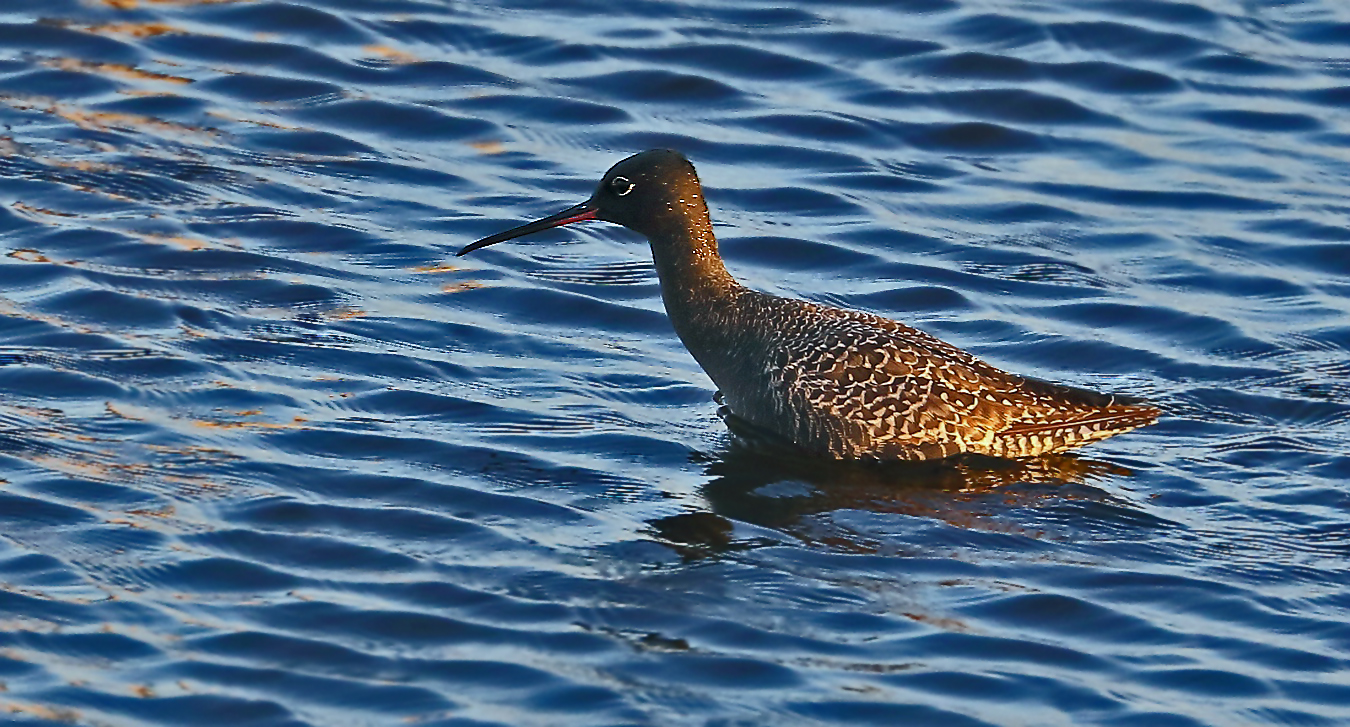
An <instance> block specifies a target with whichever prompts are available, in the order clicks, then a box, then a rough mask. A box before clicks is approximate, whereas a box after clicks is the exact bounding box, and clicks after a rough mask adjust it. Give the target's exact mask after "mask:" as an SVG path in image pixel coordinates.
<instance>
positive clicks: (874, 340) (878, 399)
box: [458, 149, 1160, 460]
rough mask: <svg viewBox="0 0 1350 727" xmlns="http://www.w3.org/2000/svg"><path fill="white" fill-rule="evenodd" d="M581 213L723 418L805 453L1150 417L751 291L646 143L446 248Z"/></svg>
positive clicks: (922, 340)
mask: <svg viewBox="0 0 1350 727" xmlns="http://www.w3.org/2000/svg"><path fill="white" fill-rule="evenodd" d="M583 220H604V221H606V222H614V223H617V224H620V225H623V226H624V227H627V228H628V229H630V230H633V231H634V232H638V233H640V234H642V235H645V236H646V237H647V240H648V241H649V242H650V244H651V249H652V258H653V259H654V260H655V263H656V272H657V276H658V277H659V278H660V281H661V298H662V300H663V301H664V302H665V305H666V313H667V314H668V315H669V316H670V320H671V323H673V324H674V326H675V332H676V333H677V334H679V336H680V340H681V341H683V342H684V345H685V347H686V348H688V349H689V353H691V354H693V356H694V359H695V360H697V361H698V363H699V365H700V366H702V367H703V370H704V371H705V372H707V374H708V377H709V378H711V379H712V380H713V383H714V384H716V385H717V387H718V389H719V390H720V391H721V393H722V397H723V398H722V401H723V402H724V403H725V405H726V406H727V408H729V409H730V411H731V414H732V415H733V416H735V417H737V418H739V419H740V420H742V421H743V422H748V423H749V425H750V426H751V427H753V428H754V429H756V430H759V431H762V432H767V433H769V434H771V435H774V436H776V437H778V438H780V439H783V440H787V441H789V442H791V443H794V444H795V445H797V447H799V448H801V449H802V450H805V451H806V452H808V453H811V454H816V455H821V456H825V457H833V458H837V459H875V460H921V459H938V458H942V457H949V456H952V455H957V454H961V453H973V454H983V455H991V456H995V457H1030V456H1036V455H1041V454H1048V453H1054V452H1062V451H1065V450H1068V449H1072V448H1074V447H1079V446H1082V445H1084V444H1088V443H1090V442H1094V441H1097V440H1100V439H1105V438H1107V437H1110V436H1113V435H1116V434H1120V433H1122V432H1126V431H1129V430H1131V429H1134V428H1136V427H1140V426H1144V425H1147V424H1152V423H1153V422H1154V421H1155V420H1156V419H1157V418H1158V415H1159V413H1160V412H1159V411H1158V409H1156V408H1154V407H1152V406H1148V405H1147V404H1144V403H1143V402H1140V401H1138V400H1134V399H1127V398H1125V397H1116V396H1107V395H1103V394H1098V393H1096V392H1092V391H1087V390H1085V389H1079V388H1074V387H1070V386H1063V385H1060V384H1054V383H1050V382H1047V381H1041V380H1039V379H1033V378H1029V377H1026V376H1018V375H1016V374H1010V373H1008V372H1006V371H1002V370H1000V369H997V368H994V367H993V366H990V365H989V364H987V363H985V362H983V361H981V360H979V359H977V358H975V357H974V356H972V355H970V354H969V353H966V352H965V351H962V350H961V349H959V348H956V347H955V346H952V345H951V344H948V343H945V342H943V341H940V340H938V339H937V338H934V337H933V336H930V335H928V334H927V333H924V332H922V331H919V330H916V329H914V328H910V327H909V326H906V325H904V324H902V323H897V322H896V321H892V320H890V319H887V318H882V317H881V316H876V315H872V314H870V313H863V312H860V311H853V310H844V309H840V308H833V307H830V306H824V305H820V304H817V303H810V302H807V301H802V300H794V299H791V298H782V297H779V296H776V295H769V294H767V293H761V292H759V291H756V290H751V289H749V288H747V287H745V286H743V285H741V284H740V283H738V282H737V281H736V279H735V278H733V277H731V274H730V273H728V272H727V269H726V267H725V266H724V265H723V264H722V258H721V256H720V255H719V254H718V252H717V239H716V238H715V237H714V236H713V230H712V223H711V221H710V220H709V218H708V206H707V204H706V203H705V202H704V200H703V189H702V186H701V185H700V184H699V180H698V175H697V173H695V171H694V165H693V164H691V163H689V160H688V159H686V158H685V157H684V155H682V154H680V153H679V152H676V151H671V150H667V149H655V150H652V151H646V152H643V153H641V154H637V155H634V156H631V157H629V158H627V159H624V160H623V161H621V162H619V163H618V164H615V165H614V166H613V167H612V168H611V169H610V170H609V171H608V172H606V173H605V176H604V179H602V180H601V181H600V185H599V186H598V187H597V188H596V190H595V194H593V195H591V198H590V199H588V200H586V201H585V202H582V203H581V204H579V205H576V206H574V207H569V208H568V209H565V210H563V211H562V212H559V213H558V214H556V215H552V216H550V217H545V218H543V219H541V220H536V221H534V222H531V223H529V224H525V225H521V226H520V227H516V228H513V229H510V230H507V231H505V232H499V233H497V234H495V235H491V236H489V237H485V238H483V239H481V240H479V241H477V242H475V243H473V244H471V245H468V246H466V247H465V248H464V249H462V250H460V251H459V253H458V254H459V255H463V254H465V253H468V252H471V251H473V250H477V249H479V248H482V247H487V246H488V245H494V244H496V243H499V242H503V241H505V240H510V239H513V238H516V237H520V236H521V235H528V234H530V233H532V232H538V231H540V230H546V229H548V228H551V227H557V226H559V225H566V224H569V223H572V222H581V221H583Z"/></svg>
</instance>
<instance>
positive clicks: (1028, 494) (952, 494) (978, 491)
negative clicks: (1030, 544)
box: [648, 411, 1133, 559]
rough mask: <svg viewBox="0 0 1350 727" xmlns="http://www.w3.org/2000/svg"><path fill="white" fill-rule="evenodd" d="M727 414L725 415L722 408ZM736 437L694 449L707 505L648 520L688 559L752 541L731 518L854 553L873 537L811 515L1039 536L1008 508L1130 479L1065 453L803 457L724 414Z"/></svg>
mask: <svg viewBox="0 0 1350 727" xmlns="http://www.w3.org/2000/svg"><path fill="white" fill-rule="evenodd" d="M722 414H723V416H724V418H727V417H728V415H727V414H726V412H725V411H723V412H722ZM727 423H728V425H729V427H730V428H731V429H732V431H733V432H734V433H735V435H736V436H733V438H732V439H731V441H730V443H729V444H728V445H727V446H726V447H724V448H723V449H722V450H721V451H719V452H717V453H715V454H712V455H703V454H699V455H696V456H695V458H696V459H697V460H699V461H701V462H702V463H703V465H704V471H705V473H706V474H707V475H709V476H710V477H711V478H712V479H711V480H710V481H709V482H708V483H707V484H705V485H703V487H702V494H703V496H704V498H705V499H706V501H707V503H708V506H709V510H707V511H698V512H688V513H681V514H679V515H673V516H669V517H664V518H660V519H657V520H653V521H649V523H648V524H649V525H650V526H651V528H652V529H653V531H654V532H655V534H656V535H657V536H658V537H660V538H661V539H662V540H664V541H666V542H667V543H668V544H670V545H672V546H673V547H674V548H675V549H676V550H677V551H679V552H680V554H681V555H682V556H684V557H686V558H691V559H692V558H702V557H708V556H715V555H717V554H719V553H723V552H726V551H730V550H738V549H745V548H749V547H753V546H755V545H756V544H757V543H756V542H754V541H753V540H749V541H747V540H738V539H737V538H736V535H735V532H734V531H735V526H734V521H740V522H743V523H748V524H751V525H756V526H759V527H763V528H768V529H771V530H774V531H777V532H780V533H785V534H787V535H790V536H792V537H794V538H796V539H798V540H800V541H803V542H808V543H818V544H821V545H826V546H829V547H831V548H836V549H840V550H845V551H852V552H868V553H870V552H876V551H877V544H876V543H875V542H874V541H875V537H868V536H865V535H863V534H862V533H858V532H855V531H852V530H849V529H848V528H846V527H843V526H840V525H839V524H838V523H834V524H832V525H830V526H828V527H826V526H823V525H822V523H821V520H820V518H817V517H814V516H817V515H824V514H829V513H833V512H836V511H839V510H849V509H852V510H864V511H870V512H876V513H894V514H901V515H910V516H917V517H925V518H932V519H935V520H941V521H943V522H945V523H948V524H950V525H953V526H956V527H961V528H968V529H977V530H989V531H998V532H1016V533H1019V534H1023V535H1031V536H1037V535H1039V534H1040V533H1039V532H1038V531H1036V530H1034V529H1030V528H1025V527H1021V526H1018V525H1016V524H1012V523H1008V522H1007V521H1006V520H1004V519H1001V518H1000V516H1001V515H1002V514H1005V513H1007V512H1008V511H1009V510H1010V509H1013V508H1018V507H1030V506H1035V505H1037V504H1038V503H1042V502H1045V501H1048V500H1056V501H1063V500H1090V501H1095V502H1106V501H1111V502H1117V501H1118V500H1119V498H1118V497H1116V496H1114V495H1112V494H1111V493H1109V492H1108V491H1106V490H1104V489H1102V488H1101V487H1098V486H1096V485H1095V484H1093V483H1094V482H1099V481H1103V480H1106V479H1110V478H1118V477H1128V476H1131V475H1132V474H1133V472H1132V471H1131V470H1129V469H1126V468H1124V467H1121V466H1119V465H1115V464H1111V463H1108V462H1101V461H1096V460H1090V459H1085V458H1082V457H1078V456H1074V455H1069V454H1059V455H1043V456H1040V457H1034V458H1028V459H1019V460H1010V459H1001V458H994V457H982V456H964V457H955V458H948V459H944V460H936V461H928V462H856V461H848V460H827V459H821V458H818V457H810V456H806V455H804V454H802V453H799V452H795V451H793V450H792V449H791V448H790V447H789V446H786V445H784V444H783V443H781V442H778V441H774V440H772V439H768V438H765V437H764V436H763V433H762V432H756V431H754V430H753V429H748V428H747V427H746V425H745V423H744V422H737V421H736V420H735V418H734V416H733V417H730V418H728V421H727Z"/></svg>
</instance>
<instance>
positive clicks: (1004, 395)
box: [771, 309, 1020, 458]
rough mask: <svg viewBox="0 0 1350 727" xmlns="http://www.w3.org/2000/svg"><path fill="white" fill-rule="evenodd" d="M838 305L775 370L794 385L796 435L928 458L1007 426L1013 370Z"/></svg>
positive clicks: (791, 401)
mask: <svg viewBox="0 0 1350 727" xmlns="http://www.w3.org/2000/svg"><path fill="white" fill-rule="evenodd" d="M826 310H830V309H826ZM840 313H841V314H844V315H840V316H837V317H832V318H828V319H823V320H822V322H821V323H820V324H819V325H816V326H812V327H811V330H809V331H806V332H803V333H804V335H801V336H798V337H797V338H796V340H794V341H793V342H792V344H793V345H792V347H791V349H790V351H789V352H788V353H786V354H785V355H782V356H780V357H778V358H779V363H780V364H781V365H780V366H779V367H778V370H777V371H776V372H771V375H776V376H777V377H779V378H780V379H781V381H779V382H775V383H774V386H775V387H779V388H778V390H779V391H785V392H788V396H787V397H786V398H785V400H784V404H785V406H786V407H787V408H788V409H790V410H791V411H790V412H785V413H784V414H785V415H787V416H789V417H790V418H792V419H793V420H794V421H795V422H796V423H797V431H796V432H794V435H795V437H796V439H797V440H798V441H799V442H801V441H806V442H816V443H824V444H825V445H826V446H825V448H826V449H828V450H829V451H833V452H837V453H838V452H842V453H844V454H847V455H849V456H858V455H869V456H875V455H877V454H878V453H885V456H896V457H908V458H915V457H924V458H929V457H934V456H937V457H941V456H946V455H948V454H955V453H957V452H961V451H966V450H967V449H969V447H968V446H967V444H966V442H967V440H969V439H971V438H972V436H974V437H975V438H977V439H985V438H990V437H992V436H993V435H994V433H995V432H997V431H998V430H1000V429H1003V428H1004V427H1005V426H1006V425H1007V423H1008V421H1009V419H1010V417H1009V416H1008V412H1007V411H1006V408H1005V407H1004V406H1002V405H1001V404H1000V402H1002V401H1011V399H1009V397H1016V381H1015V380H1014V377H1012V376H1011V375H1008V374H1005V373H1003V372H1001V371H999V370H998V369H995V368H993V367H992V366H989V365H987V364H984V363H983V362H981V361H979V360H978V359H976V358H974V357H973V356H971V355H969V354H967V353H965V352H962V351H960V350H959V349H956V348H954V347H952V346H950V345H948V344H945V343H943V342H941V341H939V340H938V339H936V338H933V337H932V336H929V335H928V334H925V333H922V332H921V331H917V330H915V329H913V328H909V327H908V326H904V325H903V324H899V323H896V322H894V321H888V320H886V319H879V320H881V321H885V323H886V324H889V325H886V326H885V327H882V326H879V325H877V324H876V323H874V322H873V321H870V320H867V317H866V314H861V315H851V314H852V313H853V312H852V311H840ZM957 354H959V355H957ZM1018 398H1020V397H1018ZM794 414H795V416H792V415H794Z"/></svg>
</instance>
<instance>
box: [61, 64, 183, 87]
mask: <svg viewBox="0 0 1350 727" xmlns="http://www.w3.org/2000/svg"><path fill="white" fill-rule="evenodd" d="M42 65H44V66H47V67H48V68H56V69H60V70H62V71H87V72H90V73H99V74H102V75H105V76H115V77H118V78H127V79H131V80H134V81H160V82H163V83H179V84H185V83H192V79H191V78H184V77H182V76H172V75H169V74H167V73H154V72H153V71H143V70H141V69H139V68H137V67H135V66H129V65H126V64H125V63H99V62H95V61H82V60H79V59H77V58H49V59H47V60H45V61H43V62H42Z"/></svg>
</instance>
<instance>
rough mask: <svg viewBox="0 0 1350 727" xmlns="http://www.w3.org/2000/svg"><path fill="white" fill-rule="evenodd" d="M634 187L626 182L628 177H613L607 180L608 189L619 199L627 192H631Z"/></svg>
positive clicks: (629, 182) (634, 185)
mask: <svg viewBox="0 0 1350 727" xmlns="http://www.w3.org/2000/svg"><path fill="white" fill-rule="evenodd" d="M636 186H637V185H636V184H633V183H632V182H631V181H629V180H628V177H615V178H613V179H611V180H609V188H610V189H612V190H614V194H616V195H618V196H620V197H623V196H626V195H627V194H628V193H629V192H631V191H633V188H634V187H636Z"/></svg>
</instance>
